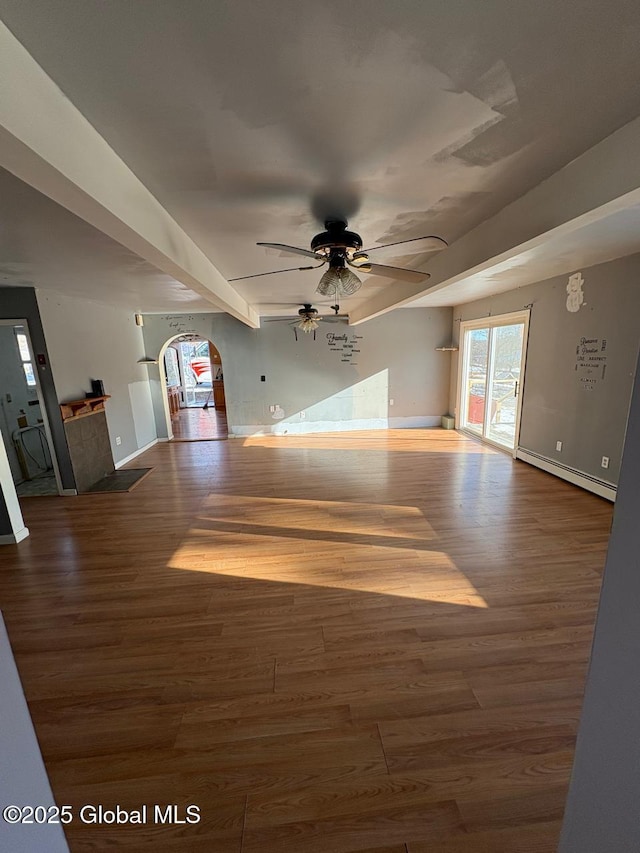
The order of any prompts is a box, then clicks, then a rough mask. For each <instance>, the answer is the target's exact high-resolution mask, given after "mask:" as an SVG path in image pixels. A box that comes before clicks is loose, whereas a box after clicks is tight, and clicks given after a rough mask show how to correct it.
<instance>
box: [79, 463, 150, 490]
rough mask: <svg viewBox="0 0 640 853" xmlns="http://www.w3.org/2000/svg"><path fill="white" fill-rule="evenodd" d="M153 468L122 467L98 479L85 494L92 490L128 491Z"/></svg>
mask: <svg viewBox="0 0 640 853" xmlns="http://www.w3.org/2000/svg"><path fill="white" fill-rule="evenodd" d="M152 471H153V468H122V469H121V470H120V471H114V472H113V474H107V476H106V477H103V478H102V480H98V482H97V483H94V484H93V486H91V488H90V489H89V490H88V491H87V492H85V494H91V493H93V492H130V491H131V489H133V488H135V486H137V485H138V483H140V482H141V481H142V480H143V479H144V478H145V477H146V476H147V474H150V473H151V472H152Z"/></svg>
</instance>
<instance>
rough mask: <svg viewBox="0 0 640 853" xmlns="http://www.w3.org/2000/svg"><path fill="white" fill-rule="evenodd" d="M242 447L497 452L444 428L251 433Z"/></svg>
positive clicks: (489, 453) (413, 451) (462, 452)
mask: <svg viewBox="0 0 640 853" xmlns="http://www.w3.org/2000/svg"><path fill="white" fill-rule="evenodd" d="M416 441H422V442H423V444H421V445H420V446H419V447H416ZM243 447H270V448H273V447H286V448H291V449H296V450H307V449H313V450H384V451H387V452H388V451H393V452H397V451H399V452H408V453H461V454H488V455H495V454H497V453H499V451H497V450H495V449H493V448H491V447H489V446H487V445H483V444H481V443H480V442H479V441H476V440H474V439H472V438H470V437H469V436H465V435H462V434H461V433H459V432H455V431H454V430H445V429H410V430H408V429H381V430H366V431H364V432H359V431H345V432H333V433H329V432H323V433H320V432H318V433H307V434H305V435H253V436H250V437H248V438H245V439H244V440H243Z"/></svg>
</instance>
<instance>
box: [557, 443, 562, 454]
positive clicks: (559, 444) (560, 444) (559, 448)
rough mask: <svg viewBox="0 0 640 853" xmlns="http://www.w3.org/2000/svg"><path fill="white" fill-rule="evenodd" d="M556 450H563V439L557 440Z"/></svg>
mask: <svg viewBox="0 0 640 853" xmlns="http://www.w3.org/2000/svg"><path fill="white" fill-rule="evenodd" d="M556 450H557V451H558V453H560V451H561V450H562V442H561V441H556Z"/></svg>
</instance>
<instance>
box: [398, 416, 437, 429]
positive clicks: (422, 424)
mask: <svg viewBox="0 0 640 853" xmlns="http://www.w3.org/2000/svg"><path fill="white" fill-rule="evenodd" d="M388 423H389V429H429V428H430V427H439V426H441V425H442V416H441V415H418V416H417V417H411V418H388Z"/></svg>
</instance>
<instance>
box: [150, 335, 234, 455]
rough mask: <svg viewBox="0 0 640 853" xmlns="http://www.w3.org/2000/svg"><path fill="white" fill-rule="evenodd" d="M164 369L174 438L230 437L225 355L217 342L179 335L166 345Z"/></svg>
mask: <svg viewBox="0 0 640 853" xmlns="http://www.w3.org/2000/svg"><path fill="white" fill-rule="evenodd" d="M161 369H162V371H163V373H162V375H163V378H164V381H165V388H166V397H167V404H168V412H169V418H170V423H171V430H170V433H173V440H174V441H215V440H220V439H225V438H227V437H228V434H229V433H228V427H227V409H226V401H225V393H224V374H223V370H222V357H221V356H220V352H219V351H218V349H217V348H216V347H215V346H214V344H213V343H212V342H211V341H209V340H207V339H205V338H201V337H199V336H197V335H180V336H178V337H177V338H174V339H173V340H171V341H169V342H168V344H167V345H166V349H165V351H164V356H163V357H162V363H161Z"/></svg>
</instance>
